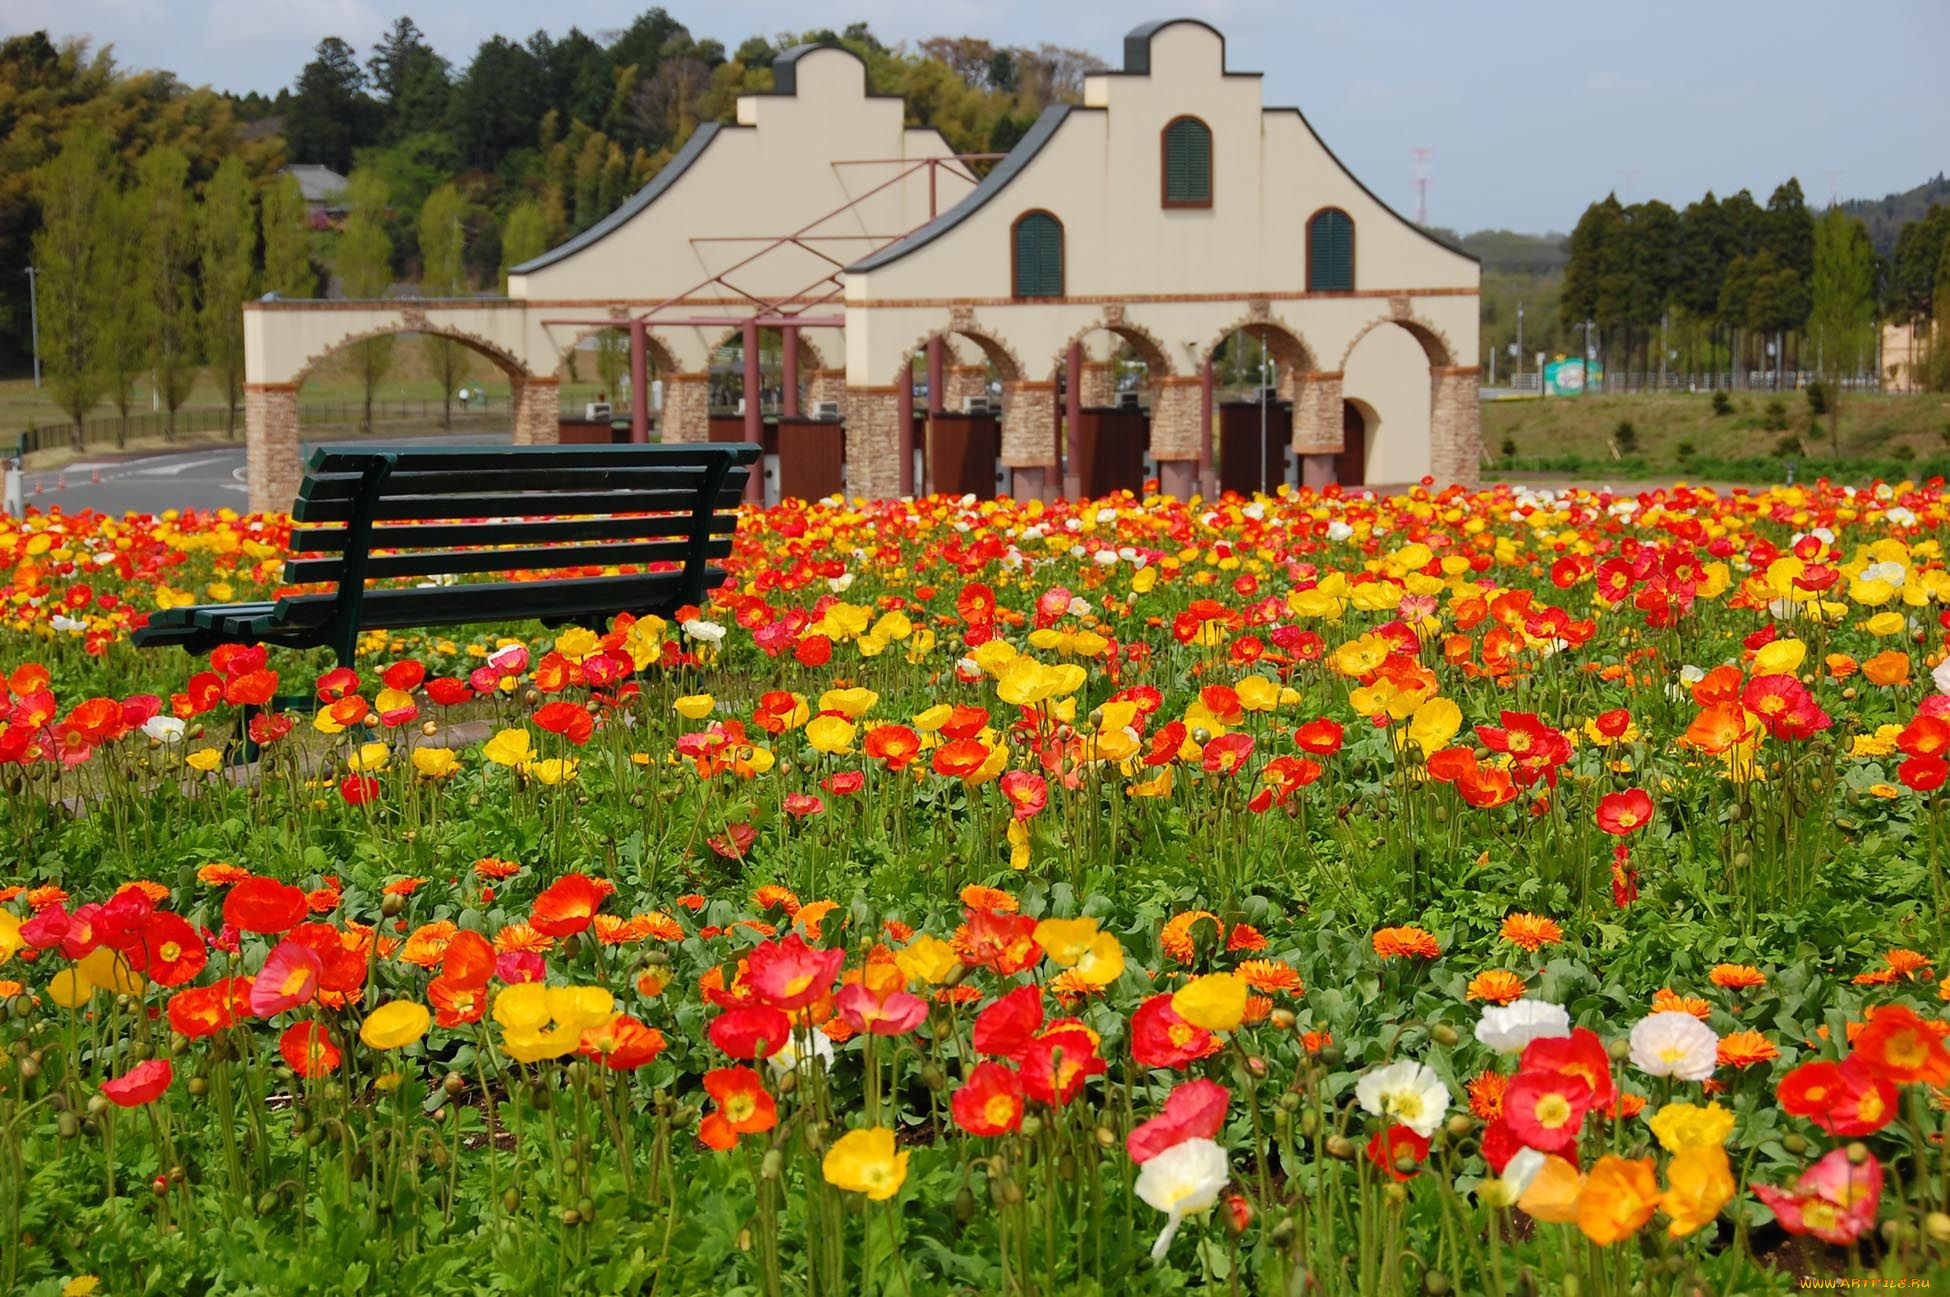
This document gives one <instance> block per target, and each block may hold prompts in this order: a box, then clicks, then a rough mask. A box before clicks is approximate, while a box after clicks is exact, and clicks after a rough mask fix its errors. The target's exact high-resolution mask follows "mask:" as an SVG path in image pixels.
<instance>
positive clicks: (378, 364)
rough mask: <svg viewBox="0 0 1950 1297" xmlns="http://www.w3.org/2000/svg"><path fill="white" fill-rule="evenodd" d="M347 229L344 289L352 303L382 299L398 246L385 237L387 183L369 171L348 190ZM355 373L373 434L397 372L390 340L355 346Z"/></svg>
mask: <svg viewBox="0 0 1950 1297" xmlns="http://www.w3.org/2000/svg"><path fill="white" fill-rule="evenodd" d="M345 197H346V204H347V211H346V216H345V228H344V230H342V231H341V232H340V234H339V250H338V264H337V266H336V269H337V271H338V278H339V286H340V287H341V288H342V289H343V290H344V292H345V295H346V296H347V297H350V298H378V297H383V296H385V294H386V290H387V289H388V288H390V287H392V283H393V241H392V240H391V239H390V238H388V237H387V236H386V200H387V195H386V182H385V181H383V180H381V179H380V178H379V177H377V176H375V175H373V174H372V173H371V172H369V171H364V170H360V171H354V172H353V173H352V175H351V177H350V179H349V183H347V185H346V187H345ZM352 347H353V363H354V368H355V369H356V370H357V371H358V374H359V379H360V381H361V382H362V383H363V384H364V385H365V413H364V416H363V418H362V419H361V421H360V429H361V431H364V432H371V431H372V397H373V392H374V390H375V389H377V388H378V386H379V383H380V380H382V379H383V378H385V377H386V373H387V371H388V370H390V369H391V368H392V367H393V338H392V336H391V335H390V334H388V335H384V336H381V337H377V338H366V339H364V340H363V341H360V342H355V343H353V344H352Z"/></svg>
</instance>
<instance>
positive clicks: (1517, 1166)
mask: <svg viewBox="0 0 1950 1297" xmlns="http://www.w3.org/2000/svg"><path fill="white" fill-rule="evenodd" d="M1543 1169H1544V1155H1543V1154H1542V1153H1539V1152H1538V1151H1537V1150H1536V1149H1534V1148H1520V1149H1518V1150H1517V1152H1516V1154H1515V1155H1514V1156H1513V1157H1511V1159H1510V1160H1509V1161H1508V1162H1506V1163H1504V1164H1503V1174H1502V1176H1501V1177H1499V1178H1500V1179H1501V1180H1502V1181H1503V1188H1504V1191H1505V1192H1506V1193H1508V1194H1509V1195H1510V1201H1511V1202H1515V1201H1516V1200H1517V1199H1519V1198H1521V1197H1523V1195H1524V1190H1526V1189H1528V1188H1530V1182H1531V1181H1532V1180H1535V1179H1536V1178H1537V1173H1538V1172H1539V1171H1541V1170H1543Z"/></svg>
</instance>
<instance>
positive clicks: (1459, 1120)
mask: <svg viewBox="0 0 1950 1297" xmlns="http://www.w3.org/2000/svg"><path fill="white" fill-rule="evenodd" d="M1447 1128H1448V1131H1449V1135H1450V1138H1452V1139H1461V1138H1462V1137H1463V1136H1464V1135H1467V1134H1468V1133H1469V1132H1470V1131H1472V1130H1474V1129H1476V1119H1475V1118H1474V1117H1471V1116H1470V1115H1469V1114H1468V1113H1466V1112H1458V1113H1453V1114H1451V1115H1450V1117H1449V1120H1448V1122H1447Z"/></svg>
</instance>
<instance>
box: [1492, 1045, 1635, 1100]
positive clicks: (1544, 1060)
mask: <svg viewBox="0 0 1950 1297" xmlns="http://www.w3.org/2000/svg"><path fill="white" fill-rule="evenodd" d="M1520 1070H1521V1071H1524V1072H1563V1073H1565V1074H1566V1075H1568V1076H1574V1077H1576V1078H1578V1079H1579V1080H1581V1081H1583V1082H1584V1084H1585V1086H1586V1088H1587V1089H1588V1090H1589V1091H1590V1097H1589V1098H1588V1099H1587V1100H1586V1107H1587V1108H1605V1107H1609V1106H1610V1104H1611V1099H1612V1089H1613V1087H1612V1081H1611V1056H1610V1055H1609V1054H1607V1053H1606V1052H1605V1042H1604V1041H1602V1040H1600V1039H1598V1033H1597V1032H1595V1031H1593V1030H1591V1028H1589V1027H1573V1028H1572V1029H1571V1034H1570V1035H1568V1036H1543V1037H1540V1038H1538V1039H1536V1040H1533V1041H1531V1042H1530V1043H1529V1044H1528V1045H1525V1046H1524V1047H1523V1057H1522V1059H1521V1060H1520ZM1505 1111H1506V1112H1507V1111H1508V1107H1507V1102H1506V1108H1505Z"/></svg>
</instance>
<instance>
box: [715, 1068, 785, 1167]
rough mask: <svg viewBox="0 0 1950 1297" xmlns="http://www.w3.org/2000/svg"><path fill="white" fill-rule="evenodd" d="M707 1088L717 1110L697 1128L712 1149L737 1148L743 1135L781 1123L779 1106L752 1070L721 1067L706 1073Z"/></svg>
mask: <svg viewBox="0 0 1950 1297" xmlns="http://www.w3.org/2000/svg"><path fill="white" fill-rule="evenodd" d="M704 1089H705V1092H706V1093H707V1094H709V1095H710V1096H711V1098H712V1101H713V1102H714V1103H716V1104H717V1110H716V1111H714V1112H712V1113H711V1114H709V1115H708V1116H706V1117H705V1118H704V1120H703V1122H702V1123H700V1125H699V1126H698V1131H697V1137H698V1138H699V1139H701V1140H703V1141H704V1142H705V1144H706V1145H708V1146H710V1147H711V1148H715V1149H719V1150H724V1149H728V1148H734V1147H736V1146H737V1144H738V1137H739V1136H740V1135H752V1134H757V1133H758V1132H760V1131H765V1130H770V1129H772V1127H774V1126H776V1125H778V1124H779V1105H778V1103H777V1101H776V1100H774V1099H773V1098H772V1096H771V1094H769V1093H768V1092H767V1091H766V1089H765V1085H764V1083H763V1082H762V1081H760V1080H759V1079H758V1073H757V1072H754V1071H752V1069H751V1068H749V1067H720V1068H715V1069H713V1070H712V1071H709V1072H706V1073H705V1074H704Z"/></svg>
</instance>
